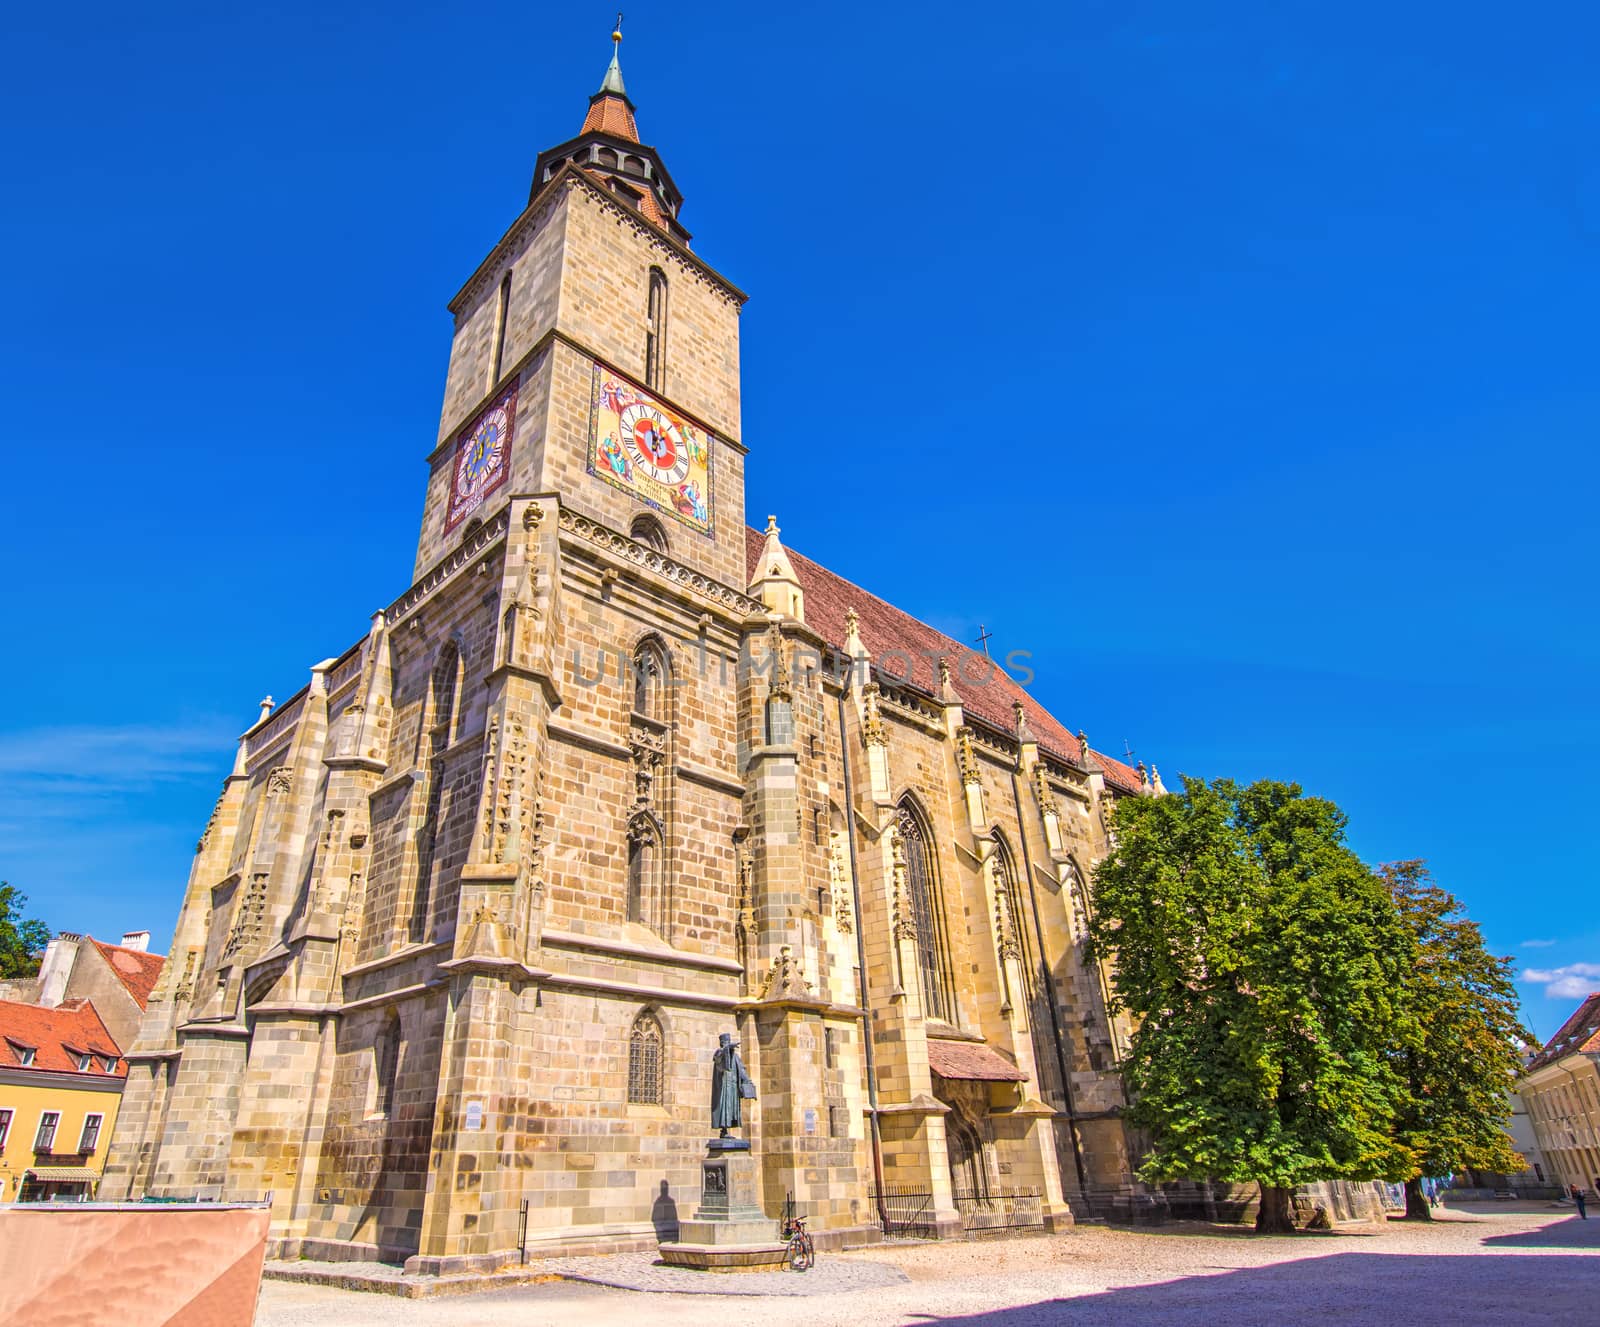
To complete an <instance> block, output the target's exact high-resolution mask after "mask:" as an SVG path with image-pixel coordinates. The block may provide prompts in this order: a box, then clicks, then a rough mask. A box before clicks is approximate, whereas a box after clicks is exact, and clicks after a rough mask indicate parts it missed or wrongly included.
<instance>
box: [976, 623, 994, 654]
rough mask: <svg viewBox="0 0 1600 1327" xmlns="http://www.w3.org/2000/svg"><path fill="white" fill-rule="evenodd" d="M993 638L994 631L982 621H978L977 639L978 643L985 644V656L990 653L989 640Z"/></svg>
mask: <svg viewBox="0 0 1600 1327" xmlns="http://www.w3.org/2000/svg"><path fill="white" fill-rule="evenodd" d="M993 639H994V632H992V631H990V630H989V629H988V628H987V627H985V626H984V625H983V623H981V622H980V623H978V640H977V644H979V645H981V646H983V653H984V655H985V657H987V656H988V653H989V642H990V641H992V640H993Z"/></svg>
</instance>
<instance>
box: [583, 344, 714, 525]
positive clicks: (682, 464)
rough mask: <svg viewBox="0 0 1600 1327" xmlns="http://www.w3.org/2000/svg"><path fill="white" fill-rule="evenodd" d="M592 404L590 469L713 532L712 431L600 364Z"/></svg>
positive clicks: (636, 495) (610, 482) (677, 516)
mask: <svg viewBox="0 0 1600 1327" xmlns="http://www.w3.org/2000/svg"><path fill="white" fill-rule="evenodd" d="M592 406H593V409H592V412H591V418H590V435H589V462H588V470H589V473H590V474H591V475H594V476H595V477H596V478H597V479H600V480H603V481H604V482H605V483H607V484H611V485H612V486H614V487H616V488H620V489H625V490H627V491H628V492H629V493H630V494H632V495H633V496H634V497H636V498H640V499H642V500H643V501H644V502H646V503H647V504H649V505H650V506H652V507H654V508H656V510H658V511H663V512H666V513H667V514H668V515H670V516H674V517H676V518H677V519H678V520H680V521H682V522H683V523H684V524H685V525H692V526H694V527H695V528H696V529H697V530H702V531H704V532H705V533H707V534H709V533H710V532H711V434H710V432H709V431H707V430H705V429H703V428H701V427H700V426H699V425H697V424H694V423H692V422H691V421H690V420H688V419H686V418H684V417H683V416H682V415H680V414H678V413H677V412H676V411H675V410H673V409H671V407H669V406H667V405H666V404H665V403H663V402H661V401H659V400H657V399H656V398H655V397H654V396H652V395H651V394H650V393H649V392H647V391H645V390H644V389H643V388H641V387H636V386H634V384H633V383H631V382H629V381H628V380H627V379H626V378H623V377H621V376H620V375H619V374H615V373H612V372H611V371H610V370H609V369H607V368H605V367H603V366H602V365H599V364H596V365H595V367H594V397H593V402H592Z"/></svg>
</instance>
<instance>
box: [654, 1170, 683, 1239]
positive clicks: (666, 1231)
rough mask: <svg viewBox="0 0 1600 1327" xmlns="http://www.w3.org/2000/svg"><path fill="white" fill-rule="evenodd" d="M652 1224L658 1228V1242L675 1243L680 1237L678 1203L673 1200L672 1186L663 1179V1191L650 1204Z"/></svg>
mask: <svg viewBox="0 0 1600 1327" xmlns="http://www.w3.org/2000/svg"><path fill="white" fill-rule="evenodd" d="M650 1224H651V1225H652V1226H654V1227H655V1229H656V1243H657V1244H673V1243H676V1242H677V1238H678V1230H679V1226H678V1204H677V1203H676V1202H674V1201H673V1198H672V1188H671V1186H670V1185H668V1183H667V1182H666V1180H662V1181H661V1192H660V1193H658V1194H657V1195H656V1200H655V1202H653V1203H651V1204H650Z"/></svg>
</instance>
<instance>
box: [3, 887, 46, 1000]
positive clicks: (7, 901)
mask: <svg viewBox="0 0 1600 1327" xmlns="http://www.w3.org/2000/svg"><path fill="white" fill-rule="evenodd" d="M27 901H28V896H27V895H26V894H24V893H22V892H21V891H20V890H18V889H16V888H14V887H13V886H12V885H10V884H8V883H7V882H6V881H4V880H0V977H32V976H34V975H35V974H36V973H37V972H38V971H39V956H40V955H41V954H42V953H43V951H44V947H45V946H46V945H47V944H49V943H50V928H49V927H48V926H46V925H45V924H44V923H43V922H42V921H40V920H39V919H38V918H37V917H30V918H28V919H27V920H26V921H25V920H23V916H22V908H23V905H24V904H25V903H27Z"/></svg>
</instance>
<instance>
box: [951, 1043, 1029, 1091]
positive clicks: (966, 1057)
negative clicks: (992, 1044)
mask: <svg viewBox="0 0 1600 1327" xmlns="http://www.w3.org/2000/svg"><path fill="white" fill-rule="evenodd" d="M928 1066H929V1067H930V1068H931V1069H932V1070H933V1072H934V1073H936V1074H938V1075H939V1077H940V1078H954V1079H963V1080H966V1081H968V1082H979V1083H1025V1082H1027V1081H1028V1075H1027V1074H1025V1073H1023V1072H1022V1070H1020V1069H1018V1068H1017V1066H1016V1065H1014V1064H1012V1063H1011V1061H1010V1060H1008V1059H1006V1057H1005V1056H1003V1055H1001V1054H1000V1052H999V1051H994V1050H990V1049H989V1048H988V1047H987V1046H984V1045H981V1044H979V1043H978V1042H973V1041H929V1042H928Z"/></svg>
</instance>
